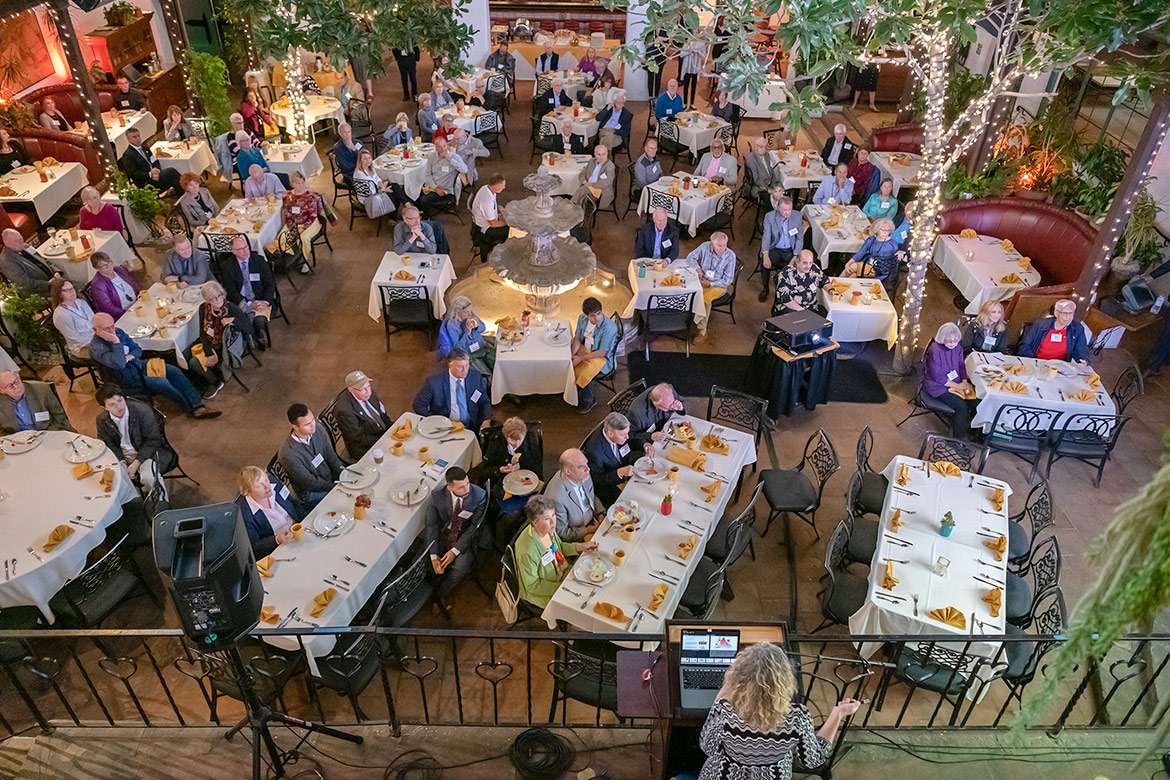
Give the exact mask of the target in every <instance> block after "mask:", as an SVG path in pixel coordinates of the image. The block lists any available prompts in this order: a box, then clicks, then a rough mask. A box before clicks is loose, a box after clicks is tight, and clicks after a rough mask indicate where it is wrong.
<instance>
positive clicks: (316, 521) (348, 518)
mask: <svg viewBox="0 0 1170 780" xmlns="http://www.w3.org/2000/svg"><path fill="white" fill-rule="evenodd" d="M339 520H340V521H341V526H340V527H337V528H336V529H335V528H334V523H336V522H337V521H339ZM353 525H354V523H353V513H352V512H322V513H321V514H319V515H317V516H316V517H315V518H313V530H314V531H316V532H317V533H319V534H321V535H322V536H324V535H325V534H328V533H330V532H331V531H332V535H331V536H330V537H329V538H330V539H335V538H337V537H338V536H342V535H344V534H347V533H349V530H350V529H351V528H353Z"/></svg>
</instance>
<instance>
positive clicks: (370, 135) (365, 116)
mask: <svg viewBox="0 0 1170 780" xmlns="http://www.w3.org/2000/svg"><path fill="white" fill-rule="evenodd" d="M345 115H346V120H347V121H348V122H349V126H350V128H351V129H352V130H353V139H354V140H355V141H365V142H366V143H368V144H373V143H374V137H375V133H374V124H373V122H371V121H370V104H369V103H367V102H366V101H364V100H362V99H360V98H352V97H351V98H349V100H347V101H346V106H345Z"/></svg>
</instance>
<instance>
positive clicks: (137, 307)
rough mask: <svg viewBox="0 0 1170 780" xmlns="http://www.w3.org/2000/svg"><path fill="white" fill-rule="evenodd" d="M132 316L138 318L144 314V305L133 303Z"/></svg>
mask: <svg viewBox="0 0 1170 780" xmlns="http://www.w3.org/2000/svg"><path fill="white" fill-rule="evenodd" d="M134 316H135V317H139V318H142V317H144V316H146V307H145V306H143V305H142V304H141V303H136V304H134Z"/></svg>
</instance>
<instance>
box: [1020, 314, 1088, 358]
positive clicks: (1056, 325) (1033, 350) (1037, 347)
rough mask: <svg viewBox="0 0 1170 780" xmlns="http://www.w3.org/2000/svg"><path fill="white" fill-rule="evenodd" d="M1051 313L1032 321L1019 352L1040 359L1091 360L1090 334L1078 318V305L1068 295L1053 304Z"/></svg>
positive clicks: (1022, 339) (1021, 340)
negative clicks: (1049, 315) (1048, 315)
mask: <svg viewBox="0 0 1170 780" xmlns="http://www.w3.org/2000/svg"><path fill="white" fill-rule="evenodd" d="M1052 314H1053V316H1051V317H1045V318H1044V319H1042V320H1037V321H1036V322H1034V323H1032V325H1031V327H1029V328H1028V330H1027V332H1025V333H1024V335H1023V337H1022V338H1021V339H1020V345H1019V349H1018V350H1017V354H1019V355H1023V356H1024V357H1032V358H1039V359H1040V360H1067V361H1069V362H1070V363H1076V364H1078V365H1081V366H1087V365H1088V364H1089V336H1088V334H1087V333H1086V332H1085V325H1084V323H1083V322H1081V321H1080V320H1078V319H1077V305H1076V303H1075V302H1073V301H1070V300H1068V299H1067V298H1066V299H1063V300H1059V301H1057V302H1056V305H1055V306H1053V307H1052Z"/></svg>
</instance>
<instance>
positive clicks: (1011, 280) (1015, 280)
mask: <svg viewBox="0 0 1170 780" xmlns="http://www.w3.org/2000/svg"><path fill="white" fill-rule="evenodd" d="M999 283H1000V284H1023V283H1024V280H1023V279H1021V278H1020V275H1019V274H1017V273H1010V274H1008V275H1007V276H1005V277H1003V278H1002V279H1000V280H999Z"/></svg>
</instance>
